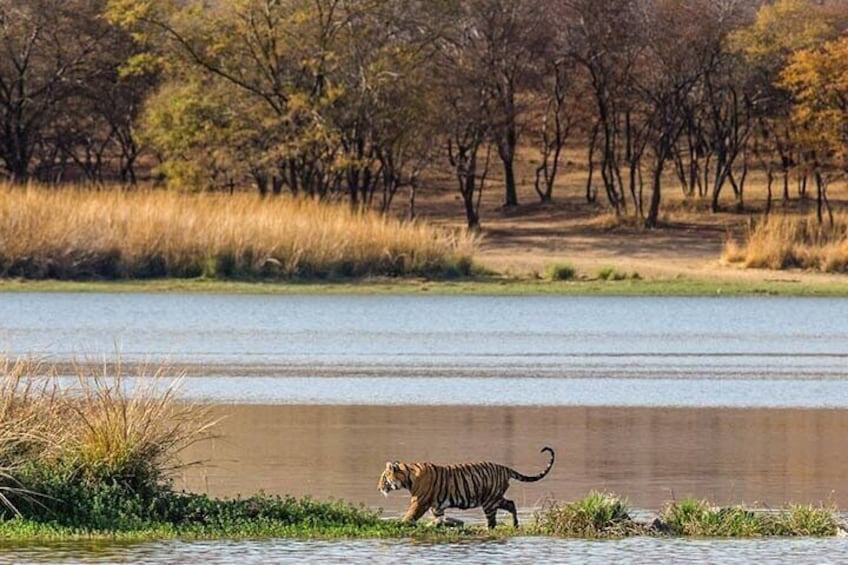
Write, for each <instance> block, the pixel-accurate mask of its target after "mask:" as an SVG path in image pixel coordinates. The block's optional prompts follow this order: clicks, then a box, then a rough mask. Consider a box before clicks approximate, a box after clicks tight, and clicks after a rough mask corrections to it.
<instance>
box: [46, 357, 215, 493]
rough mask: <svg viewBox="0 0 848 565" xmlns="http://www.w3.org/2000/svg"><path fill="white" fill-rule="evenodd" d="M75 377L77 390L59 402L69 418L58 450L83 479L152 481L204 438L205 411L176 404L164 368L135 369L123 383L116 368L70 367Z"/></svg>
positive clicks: (175, 384)
mask: <svg viewBox="0 0 848 565" xmlns="http://www.w3.org/2000/svg"><path fill="white" fill-rule="evenodd" d="M75 373H76V376H77V387H76V388H75V389H73V390H69V391H68V393H67V394H66V395H65V397H64V403H65V406H66V407H67V408H68V410H69V412H70V413H72V414H73V415H74V418H73V420H72V421H71V422H69V426H68V430H67V433H66V434H65V436H64V437H63V438H62V442H61V444H60V450H61V457H62V458H63V459H65V460H67V461H72V462H73V463H74V465H75V466H78V467H79V468H81V469H82V470H83V472H84V473H88V474H90V475H91V476H90V477H87V478H89V479H95V480H96V479H98V478H100V477H102V476H108V477H110V478H115V479H121V480H123V481H127V482H130V483H133V482H137V481H140V482H142V483H143V482H145V481H147V480H151V479H152V480H158V479H159V478H161V476H162V475H163V474H165V473H166V472H168V471H171V470H173V469H174V468H176V467H177V464H176V459H175V458H176V455H177V454H178V453H179V452H180V451H182V450H183V449H185V448H186V447H188V446H189V445H192V444H193V443H195V442H197V441H200V440H202V439H205V438H208V437H210V432H211V428H212V427H213V426H214V425H215V422H214V421H212V420H210V419H209V408H208V407H204V406H198V405H193V404H187V403H184V402H181V401H180V400H179V398H178V396H179V390H180V386H181V382H182V376H177V377H174V376H172V375H171V374H170V371H169V369H168V368H167V367H165V366H161V367H156V368H154V369H151V368H149V367H146V366H141V367H140V368H139V369H138V371H137V373H136V374H135V375H133V376H131V377H129V378H127V377H126V376H125V375H124V374H123V369H122V366H121V364H120V362H119V363H118V364H117V365H113V366H108V365H103V366H102V367H97V368H87V367H83V366H81V365H76V366H75Z"/></svg>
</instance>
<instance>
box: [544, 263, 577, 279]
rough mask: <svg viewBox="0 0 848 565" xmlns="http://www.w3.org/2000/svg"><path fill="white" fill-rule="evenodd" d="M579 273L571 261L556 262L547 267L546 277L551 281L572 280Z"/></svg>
mask: <svg viewBox="0 0 848 565" xmlns="http://www.w3.org/2000/svg"><path fill="white" fill-rule="evenodd" d="M576 274H577V269H575V268H574V265H572V264H571V263H554V264H551V265H548V266H546V267H545V278H546V279H547V280H549V281H570V280H572V279H573V278H574V277H575V275H576Z"/></svg>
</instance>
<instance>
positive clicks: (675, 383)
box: [0, 293, 848, 563]
mask: <svg viewBox="0 0 848 565" xmlns="http://www.w3.org/2000/svg"><path fill="white" fill-rule="evenodd" d="M0 348H2V349H3V350H5V352H7V353H8V354H11V355H35V356H37V357H44V358H46V359H48V360H51V361H57V362H62V361H67V360H71V359H77V360H91V361H101V360H103V359H104V358H105V359H114V358H115V357H116V355H117V354H120V356H121V358H122V359H123V361H124V362H127V363H133V362H142V361H152V362H154V363H157V362H160V361H162V360H167V361H169V362H171V363H173V364H175V365H177V366H179V367H181V368H184V369H185V370H186V371H187V372H188V374H189V375H190V376H189V378H188V379H187V380H186V381H185V383H184V388H183V390H184V395H185V398H186V399H189V400H199V401H204V402H211V403H215V404H218V406H216V407H215V409H214V410H215V413H216V414H217V415H223V416H225V418H224V419H223V420H222V422H221V426H220V430H219V431H220V436H221V437H219V438H218V439H216V440H214V442H212V443H211V444H207V445H204V446H195V447H194V448H193V450H192V451H189V452H188V453H186V454H185V457H186V460H188V461H191V460H195V459H203V460H205V461H206V463H205V464H204V465H203V466H201V467H194V468H191V469H189V470H187V471H185V472H184V473H183V474H181V475H180V476H178V477H177V483H178V485H181V486H185V487H187V488H190V489H192V490H197V491H204V492H209V493H211V494H215V495H235V494H237V493H251V492H255V491H256V490H259V489H263V490H265V491H266V492H271V493H292V494H298V495H300V494H312V495H315V496H318V497H321V498H326V497H335V498H344V499H348V500H353V501H357V502H358V501H362V502H364V503H366V504H368V505H371V506H374V507H377V506H382V507H384V508H385V509H386V514H387V515H389V516H392V515H396V514H398V513H400V512H402V511H403V509H404V508H405V506H406V503H407V500H406V499H405V497H404V496H403V495H398V494H395V496H393V497H389V498H387V499H383V498H382V497H381V496H379V494H378V493H377V491H376V480H377V477H378V476H379V473H380V471H381V469H382V467H383V466H384V464H385V461H386V460H387V459H392V460H394V459H400V460H434V461H438V462H455V461H460V460H469V459H470V460H474V459H488V460H495V461H499V462H503V463H506V464H508V465H511V466H515V467H517V468H519V469H520V470H523V471H525V472H535V470H537V469H540V468H541V467H542V465H544V463H545V460H544V457H542V456H541V455H540V454H539V453H538V450H539V448H541V447H542V445H546V444H549V445H552V446H553V447H555V448H556V449H557V453H558V456H559V458H558V460H557V464H556V466H555V467H554V469H553V471H552V473H551V474H550V476H549V477H547V478H546V479H545V480H544V481H542V482H539V483H535V484H532V485H525V484H521V483H518V484H516V485H514V486H513V487H512V489H511V490H510V493H511V496H512V498H514V499H515V501H516V503H517V504H518V506H519V508H520V509H521V512H522V516H523V518H524V519H526V518H527V517H528V514H529V513H530V512H532V509H533V508H535V507H537V506H538V504H539V503H540V502H541V501H542V500H543V499H544V498H545V497H546V496H555V497H557V498H560V499H573V498H576V497H581V496H583V495H585V493H586V491H587V490H589V489H592V488H599V489H608V490H611V491H614V492H618V493H621V494H626V495H627V496H628V497H630V502H631V504H633V505H634V506H635V507H636V508H637V509H656V508H658V506H659V505H660V504H662V503H663V502H665V501H667V500H669V499H671V498H681V497H683V496H688V495H693V496H699V497H705V498H710V499H712V500H714V501H716V502H719V503H727V504H729V503H746V504H757V503H759V504H762V505H767V506H777V505H780V504H782V503H784V502H787V501H793V502H800V503H806V502H819V501H823V500H824V501H827V500H830V501H833V502H835V503H837V504H839V505H841V506H842V507H843V508H844V507H846V506H847V505H848V449H846V439H845V438H848V411H846V410H845V408H848V300H844V299H800V298H608V297H603V298H579V297H463V296H453V297H450V296H447V297H440V296H432V297H427V296H231V295H223V296H219V295H196V294H191V295H180V294H126V295H124V294H121V295H115V294H61V293H56V294H0ZM466 514H467V515H462V514H460V516H459V517H462V518H465V519H467V520H472V521H473V520H478V519H479V517H478V516H477V515H476V514H475V513H474V512H473V511H472V512H469V513H466ZM460 559H461V560H463V561H466V560H467V561H471V562H492V561H498V562H510V561H515V562H528V561H556V562H568V561H570V562H579V563H591V562H597V563H608V562H623V563H627V562H633V563H643V562H670V561H671V562H686V561H708V562H721V563H751V562H764V561H792V562H796V563H806V562H811V563H830V562H833V563H836V562H845V561H848V543H846V542H845V541H844V540H841V539H839V540H838V539H833V540H767V541H745V542H722V541H714V540H705V541H684V540H651V539H636V540H623V541H615V542H602V543H593V542H583V541H559V540H543V539H514V540H508V541H504V542H493V543H468V544H456V545H435V546H433V545H421V544H413V543H405V542H379V541H361V542H359V541H358V542H295V541H268V542H238V543H235V542H233V543H228V542H210V543H181V542H165V543H153V544H142V545H133V546H114V545H109V546H106V547H101V546H97V547H93V546H79V545H70V546H62V547H57V546H52V547H49V548H6V550H4V549H3V548H0V561H2V560H7V561H11V562H27V561H45V560H50V561H57V560H58V561H62V560H64V561H66V562H77V561H98V560H99V561H130V562H132V561H150V562H185V561H198V560H203V561H207V562H210V563H217V562H228V563H229V562H270V561H273V562H286V561H291V562H319V561H320V562H323V563H327V562H350V561H357V562H364V561H368V562H396V561H414V562H427V561H428V560H429V561H445V560H460Z"/></svg>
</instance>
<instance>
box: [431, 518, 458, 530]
mask: <svg viewBox="0 0 848 565" xmlns="http://www.w3.org/2000/svg"><path fill="white" fill-rule="evenodd" d="M464 525H465V522H463V521H462V520H458V519H456V518H449V517H447V516H441V517H439V518H436V519H434V520H433V521H432V522H430V523H429V524H428V526H432V527H445V528H461V527H463V526H464Z"/></svg>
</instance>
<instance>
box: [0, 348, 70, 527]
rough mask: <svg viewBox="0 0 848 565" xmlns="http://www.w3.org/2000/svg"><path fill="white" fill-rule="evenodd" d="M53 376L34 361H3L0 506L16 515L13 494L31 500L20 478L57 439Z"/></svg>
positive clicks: (0, 375)
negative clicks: (25, 467)
mask: <svg viewBox="0 0 848 565" xmlns="http://www.w3.org/2000/svg"><path fill="white" fill-rule="evenodd" d="M51 377H52V373H51V371H50V370H49V369H46V368H45V366H43V365H42V364H40V363H37V362H35V361H33V360H31V359H18V360H15V361H12V360H10V359H9V358H3V359H0V506H5V507H6V508H8V509H9V510H11V511H12V512H14V513H15V514H19V512H18V510H17V508H16V507H15V505H14V504H13V502H12V501H11V499H10V498H9V496H10V495H12V494H15V495H18V496H24V497H30V496H31V495H34V494H35V493H31V492H30V491H28V490H27V489H25V488H22V487H21V485H20V482H19V480H18V477H17V472H18V471H19V470H20V468H21V467H22V466H23V465H24V464H26V463H28V462H30V461H32V460H33V459H38V458H40V457H42V456H43V454H44V453H45V452H46V451H47V450H48V449H49V448H50V446H51V445H53V443H54V442H55V441H56V440H57V434H58V429H57V421H56V418H55V416H56V407H57V398H58V396H57V389H56V387H55V386H54V383H53V382H52V378H51Z"/></svg>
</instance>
